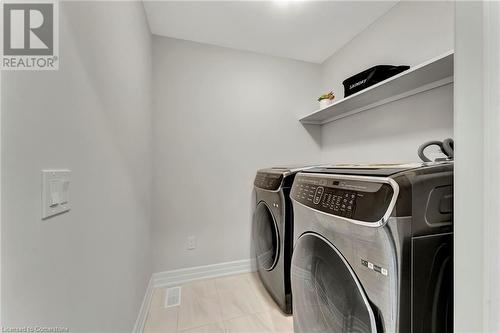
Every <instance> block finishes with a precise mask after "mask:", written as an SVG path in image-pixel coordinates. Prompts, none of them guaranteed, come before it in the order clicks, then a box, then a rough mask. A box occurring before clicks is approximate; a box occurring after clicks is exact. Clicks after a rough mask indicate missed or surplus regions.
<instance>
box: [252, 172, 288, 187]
mask: <svg viewBox="0 0 500 333" xmlns="http://www.w3.org/2000/svg"><path fill="white" fill-rule="evenodd" d="M282 181H283V174H281V173H271V172H257V175H256V176H255V180H254V182H253V184H254V186H255V187H258V188H262V189H264V190H270V191H276V190H278V189H279V188H280V186H281V182H282Z"/></svg>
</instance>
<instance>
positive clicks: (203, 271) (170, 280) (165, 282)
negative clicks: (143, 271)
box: [133, 259, 256, 333]
mask: <svg viewBox="0 0 500 333" xmlns="http://www.w3.org/2000/svg"><path fill="white" fill-rule="evenodd" d="M254 271H256V265H255V260H252V259H244V260H237V261H229V262H223V263H219V264H213V265H205V266H197V267H190V268H183V269H176V270H171V271H164V272H158V273H153V275H152V276H151V279H150V280H149V283H148V287H147V288H146V294H145V295H144V299H143V301H142V305H141V308H140V310H139V315H138V317H137V320H136V322H135V326H134V331H133V332H134V333H142V332H143V330H144V325H145V324H146V319H147V316H148V312H149V306H150V304H151V299H152V298H153V290H154V289H155V288H166V287H173V286H178V285H180V284H184V283H187V282H191V281H196V280H203V279H209V278H216V277H221V276H226V275H233V274H242V273H250V272H254Z"/></svg>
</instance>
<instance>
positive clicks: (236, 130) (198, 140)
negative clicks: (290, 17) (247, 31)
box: [153, 36, 320, 272]
mask: <svg viewBox="0 0 500 333" xmlns="http://www.w3.org/2000/svg"><path fill="white" fill-rule="evenodd" d="M153 66H154V69H155V70H154V75H153V76H154V80H153V87H154V102H153V104H154V106H153V109H154V159H153V165H154V182H153V183H154V194H153V196H154V223H153V264H154V270H155V271H157V272H158V271H164V270H169V269H176V268H181V267H190V266H197V265H206V264H213V263H219V262H226V261H232V260H239V259H247V258H250V256H251V252H250V246H251V242H250V226H251V209H252V208H251V207H252V204H251V203H252V196H251V194H252V187H253V178H254V176H255V171H256V170H257V169H258V168H263V167H269V166H274V165H280V164H289V163H301V162H311V161H318V160H319V159H320V147H319V141H318V139H319V132H318V128H313V129H311V132H308V130H306V129H305V128H304V127H303V126H302V125H301V124H300V123H299V122H298V118H299V116H300V115H302V114H304V113H307V112H308V110H311V109H313V108H314V107H315V106H316V101H315V97H316V95H317V94H318V90H319V84H318V83H319V78H320V72H319V66H317V65H313V64H308V63H304V62H299V61H292V60H286V59H280V58H274V57H269V56H263V55H258V54H253V53H249V52H241V51H236V50H232V49H227V48H221V47H215V46H208V45H203V44H198V43H192V42H186V41H180V40H175V39H169V38H164V37H156V36H155V37H154V39H153ZM190 235H195V236H196V237H197V240H198V244H197V248H196V249H195V250H193V251H188V250H187V249H186V245H187V237H188V236H190Z"/></svg>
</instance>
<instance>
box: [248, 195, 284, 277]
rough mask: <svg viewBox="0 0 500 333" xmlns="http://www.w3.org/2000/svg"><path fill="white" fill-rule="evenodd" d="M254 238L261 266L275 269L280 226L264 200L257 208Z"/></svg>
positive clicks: (258, 261) (266, 268)
mask: <svg viewBox="0 0 500 333" xmlns="http://www.w3.org/2000/svg"><path fill="white" fill-rule="evenodd" d="M253 238H254V246H255V254H256V256H257V263H258V265H259V268H262V269H265V270H271V269H273V268H274V266H275V265H276V262H277V260H278V254H279V235H278V227H277V225H276V221H275V219H274V216H273V214H272V213H271V210H270V209H269V207H268V206H267V205H266V204H265V203H264V202H263V201H261V202H259V204H258V205H257V208H256V209H255V215H254V223H253Z"/></svg>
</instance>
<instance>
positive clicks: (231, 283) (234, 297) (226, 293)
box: [144, 273, 293, 333]
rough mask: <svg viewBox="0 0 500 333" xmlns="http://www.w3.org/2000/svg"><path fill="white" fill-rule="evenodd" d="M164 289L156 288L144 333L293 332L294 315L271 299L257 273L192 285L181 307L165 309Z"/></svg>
mask: <svg viewBox="0 0 500 333" xmlns="http://www.w3.org/2000/svg"><path fill="white" fill-rule="evenodd" d="M164 303H165V288H157V289H155V291H154V294H153V299H152V301H151V306H150V309H149V314H148V318H147V320H146V325H145V327H144V333H152V332H163V333H177V332H182V333H240V332H241V333H242V332H248V333H250V332H251V333H257V332H259V333H261V332H262V333H275V332H280V333H292V332H293V322H292V317H291V316H286V315H284V314H283V313H282V312H281V311H280V310H279V308H278V306H277V305H276V304H275V303H274V301H273V300H272V299H271V297H270V296H269V294H268V293H267V291H266V290H265V288H264V286H263V285H262V283H261V282H260V280H259V277H258V275H257V273H247V274H238V275H231V276H226V277H221V278H215V279H207V280H200V281H195V282H190V283H187V284H185V285H183V286H182V292H181V304H180V306H176V307H170V308H165V306H164Z"/></svg>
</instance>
